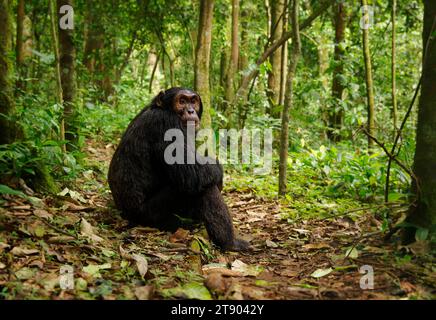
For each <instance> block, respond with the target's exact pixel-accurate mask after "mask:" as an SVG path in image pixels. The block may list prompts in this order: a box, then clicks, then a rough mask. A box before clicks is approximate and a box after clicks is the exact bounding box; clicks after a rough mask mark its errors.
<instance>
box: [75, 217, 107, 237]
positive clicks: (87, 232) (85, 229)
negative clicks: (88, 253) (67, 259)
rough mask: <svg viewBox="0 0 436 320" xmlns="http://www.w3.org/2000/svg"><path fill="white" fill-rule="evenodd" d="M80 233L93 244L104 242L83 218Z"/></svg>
mask: <svg viewBox="0 0 436 320" xmlns="http://www.w3.org/2000/svg"><path fill="white" fill-rule="evenodd" d="M80 231H81V234H82V235H83V236H85V237H87V238H89V239H90V240H91V241H92V242H102V241H103V240H104V239H103V238H102V237H100V236H97V235H96V234H95V233H94V228H93V227H92V226H91V224H90V223H89V222H88V221H86V219H85V218H82V220H81V222H80Z"/></svg>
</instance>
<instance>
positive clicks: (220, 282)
mask: <svg viewBox="0 0 436 320" xmlns="http://www.w3.org/2000/svg"><path fill="white" fill-rule="evenodd" d="M204 285H205V286H206V288H208V289H209V290H211V291H216V292H218V293H224V292H225V290H226V287H227V285H226V280H225V279H224V277H223V276H222V274H220V273H216V272H214V273H211V274H209V275H208V276H207V277H206V279H205V280H204Z"/></svg>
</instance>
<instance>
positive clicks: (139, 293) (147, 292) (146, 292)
mask: <svg viewBox="0 0 436 320" xmlns="http://www.w3.org/2000/svg"><path fill="white" fill-rule="evenodd" d="M152 293H153V287H152V286H142V287H137V288H135V296H136V298H138V300H149V299H150V297H151V295H152Z"/></svg>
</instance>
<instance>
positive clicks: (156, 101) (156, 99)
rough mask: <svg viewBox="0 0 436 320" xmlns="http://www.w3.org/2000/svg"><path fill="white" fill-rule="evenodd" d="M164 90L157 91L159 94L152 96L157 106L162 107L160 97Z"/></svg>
mask: <svg viewBox="0 0 436 320" xmlns="http://www.w3.org/2000/svg"><path fill="white" fill-rule="evenodd" d="M164 94H165V92H163V91H161V92H159V94H158V95H157V96H156V98H154V104H155V105H156V106H158V107H162V105H163V101H162V98H163V96H164Z"/></svg>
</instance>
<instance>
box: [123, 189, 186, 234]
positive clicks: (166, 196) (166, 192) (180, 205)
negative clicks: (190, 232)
mask: <svg viewBox="0 0 436 320" xmlns="http://www.w3.org/2000/svg"><path fill="white" fill-rule="evenodd" d="M138 207H139V208H138ZM138 207H137V208H135V209H130V208H129V209H130V210H128V211H123V217H124V218H126V219H128V220H129V221H131V222H133V223H137V224H140V225H144V226H149V227H154V228H158V229H161V230H168V231H175V230H176V229H177V227H179V226H180V219H179V218H178V217H177V216H176V215H179V216H183V215H184V213H183V212H184V211H185V210H186V200H185V199H184V197H183V196H182V195H181V194H179V193H177V192H176V191H174V190H172V189H171V188H169V187H167V188H163V189H161V190H159V191H158V192H157V193H155V194H154V195H153V196H152V197H150V198H147V199H146V200H145V201H143V202H142V204H141V205H139V206H138Z"/></svg>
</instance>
